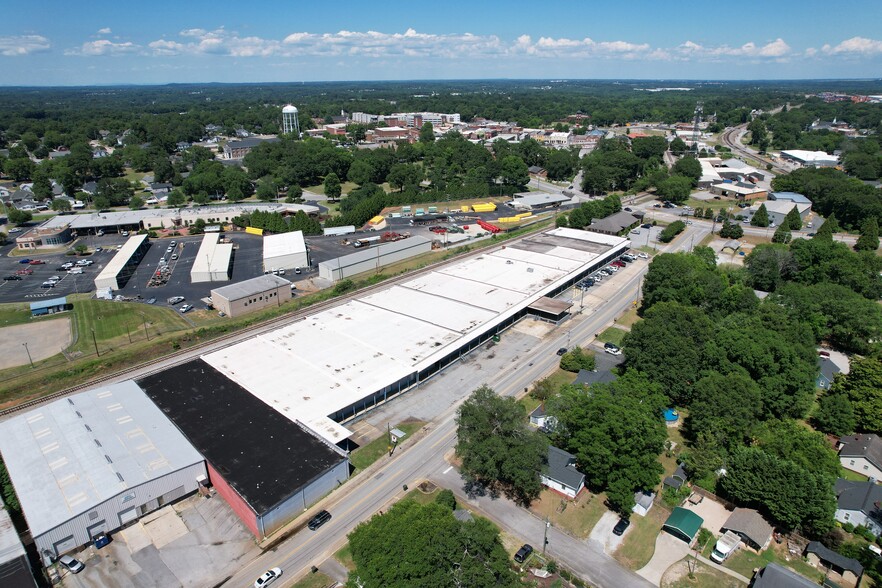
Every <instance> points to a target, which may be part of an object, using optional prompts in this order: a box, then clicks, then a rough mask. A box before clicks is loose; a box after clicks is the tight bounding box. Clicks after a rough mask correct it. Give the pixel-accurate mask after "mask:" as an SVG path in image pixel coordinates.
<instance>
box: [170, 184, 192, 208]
mask: <svg viewBox="0 0 882 588" xmlns="http://www.w3.org/2000/svg"><path fill="white" fill-rule="evenodd" d="M186 203H187V197H186V196H185V195H184V193H183V192H182V191H180V190H178V189H177V188H176V189H174V190H172V191H171V192H170V193H169V195H168V199H167V200H166V204H168V205H169V206H170V207H172V208H180V207H181V206H183V205H184V204H186Z"/></svg>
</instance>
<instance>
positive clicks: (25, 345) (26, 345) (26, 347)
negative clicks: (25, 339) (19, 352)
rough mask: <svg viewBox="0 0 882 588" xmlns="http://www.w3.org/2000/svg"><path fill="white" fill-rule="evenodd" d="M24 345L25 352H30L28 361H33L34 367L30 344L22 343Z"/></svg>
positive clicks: (32, 363)
mask: <svg viewBox="0 0 882 588" xmlns="http://www.w3.org/2000/svg"><path fill="white" fill-rule="evenodd" d="M22 345H24V348H25V353H27V354H28V361H29V362H30V363H31V368H32V369H33V367H34V360H33V359H31V351H30V349H28V344H27V343H22Z"/></svg>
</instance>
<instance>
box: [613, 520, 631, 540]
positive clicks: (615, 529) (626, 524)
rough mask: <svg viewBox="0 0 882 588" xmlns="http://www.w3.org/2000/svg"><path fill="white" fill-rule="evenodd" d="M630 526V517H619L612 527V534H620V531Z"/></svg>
mask: <svg viewBox="0 0 882 588" xmlns="http://www.w3.org/2000/svg"><path fill="white" fill-rule="evenodd" d="M630 526H631V519H626V518H625V517H622V518H620V519H619V522H618V523H616V526H615V527H613V535H619V536H621V535H622V533H624V532H625V531H626V530H627V528H628V527H630Z"/></svg>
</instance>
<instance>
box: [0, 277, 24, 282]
mask: <svg viewBox="0 0 882 588" xmlns="http://www.w3.org/2000/svg"><path fill="white" fill-rule="evenodd" d="M3 279H4V280H6V281H7V282H11V281H13V280H21V276H6V277H5V278H3Z"/></svg>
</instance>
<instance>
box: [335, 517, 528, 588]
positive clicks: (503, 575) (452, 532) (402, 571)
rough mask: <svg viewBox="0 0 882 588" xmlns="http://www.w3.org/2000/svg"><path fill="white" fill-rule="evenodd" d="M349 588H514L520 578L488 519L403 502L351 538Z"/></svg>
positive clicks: (364, 523)
mask: <svg viewBox="0 0 882 588" xmlns="http://www.w3.org/2000/svg"><path fill="white" fill-rule="evenodd" d="M349 545H350V547H351V549H352V559H353V561H354V562H355V570H354V571H353V572H352V573H351V574H350V578H351V579H350V582H349V584H348V586H350V587H351V588H355V587H356V586H358V587H364V588H380V587H382V588H410V587H412V586H426V587H429V586H431V587H433V588H434V587H438V588H456V587H460V586H469V587H475V588H515V587H516V586H518V585H519V579H518V576H517V574H516V573H515V572H514V570H512V568H511V562H510V561H509V557H508V553H507V552H506V551H505V548H504V547H503V546H502V542H501V541H500V538H499V530H498V529H497V528H496V527H495V526H494V525H493V524H492V523H490V522H489V521H488V520H487V519H483V518H477V519H476V520H474V521H470V522H463V521H458V520H457V519H456V518H454V516H453V511H452V510H451V509H450V508H448V505H442V504H438V503H435V502H432V503H429V504H425V505H420V504H418V503H416V502H414V501H413V500H405V501H403V502H399V503H398V504H395V505H394V506H392V508H390V509H389V510H388V511H387V512H385V513H383V514H382V515H375V516H374V517H372V518H371V519H370V520H368V521H366V522H363V523H361V524H360V525H358V526H357V527H356V528H355V529H354V530H353V531H352V532H351V533H350V534H349Z"/></svg>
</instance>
